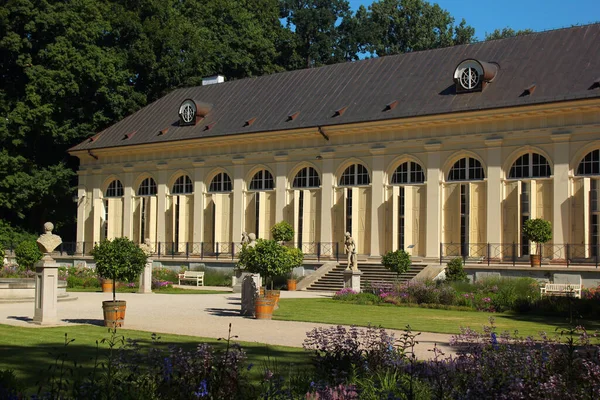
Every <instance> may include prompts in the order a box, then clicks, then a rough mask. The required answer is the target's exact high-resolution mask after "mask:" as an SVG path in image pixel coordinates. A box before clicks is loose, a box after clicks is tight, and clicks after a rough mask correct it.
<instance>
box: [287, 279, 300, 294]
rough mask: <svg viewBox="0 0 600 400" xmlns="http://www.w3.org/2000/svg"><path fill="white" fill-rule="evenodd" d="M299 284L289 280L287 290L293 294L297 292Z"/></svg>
mask: <svg viewBox="0 0 600 400" xmlns="http://www.w3.org/2000/svg"><path fill="white" fill-rule="evenodd" d="M297 283H298V282H297V281H296V280H295V279H288V280H287V290H288V291H290V292H293V291H294V290H296V284H297Z"/></svg>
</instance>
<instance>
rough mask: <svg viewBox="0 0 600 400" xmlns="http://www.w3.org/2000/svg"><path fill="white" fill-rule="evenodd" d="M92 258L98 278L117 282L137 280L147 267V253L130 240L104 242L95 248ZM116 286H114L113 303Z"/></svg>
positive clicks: (118, 239) (119, 239) (120, 239)
mask: <svg viewBox="0 0 600 400" xmlns="http://www.w3.org/2000/svg"><path fill="white" fill-rule="evenodd" d="M91 254H92V256H93V257H94V261H96V271H97V272H98V276H101V277H103V278H109V279H112V280H114V281H115V282H116V281H125V282H131V281H134V280H136V279H137V278H138V277H139V275H140V273H141V272H142V270H143V269H144V266H145V265H146V260H147V258H148V257H147V256H146V253H144V251H143V250H142V249H140V247H139V246H138V245H137V244H135V243H134V242H133V241H131V240H130V239H128V238H116V239H114V240H104V241H102V242H101V243H100V244H97V245H96V246H94V249H93V250H92V253H91ZM115 300H116V285H113V301H115Z"/></svg>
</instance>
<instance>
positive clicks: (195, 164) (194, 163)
mask: <svg viewBox="0 0 600 400" xmlns="http://www.w3.org/2000/svg"><path fill="white" fill-rule="evenodd" d="M204 164H205V161H204V160H202V159H199V158H198V159H195V160H194V161H192V166H193V167H195V168H199V167H204Z"/></svg>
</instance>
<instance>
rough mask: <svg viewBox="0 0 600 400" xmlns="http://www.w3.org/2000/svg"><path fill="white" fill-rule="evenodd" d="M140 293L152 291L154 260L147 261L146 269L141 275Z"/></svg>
mask: <svg viewBox="0 0 600 400" xmlns="http://www.w3.org/2000/svg"><path fill="white" fill-rule="evenodd" d="M138 293H152V260H148V261H146V265H145V266H144V270H143V271H142V274H141V275H140V288H139V290H138Z"/></svg>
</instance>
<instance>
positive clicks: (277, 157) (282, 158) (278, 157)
mask: <svg viewBox="0 0 600 400" xmlns="http://www.w3.org/2000/svg"><path fill="white" fill-rule="evenodd" d="M288 158H289V156H288V154H287V153H279V154H275V155H274V156H273V159H275V161H277V162H280V161H287V160H288Z"/></svg>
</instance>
